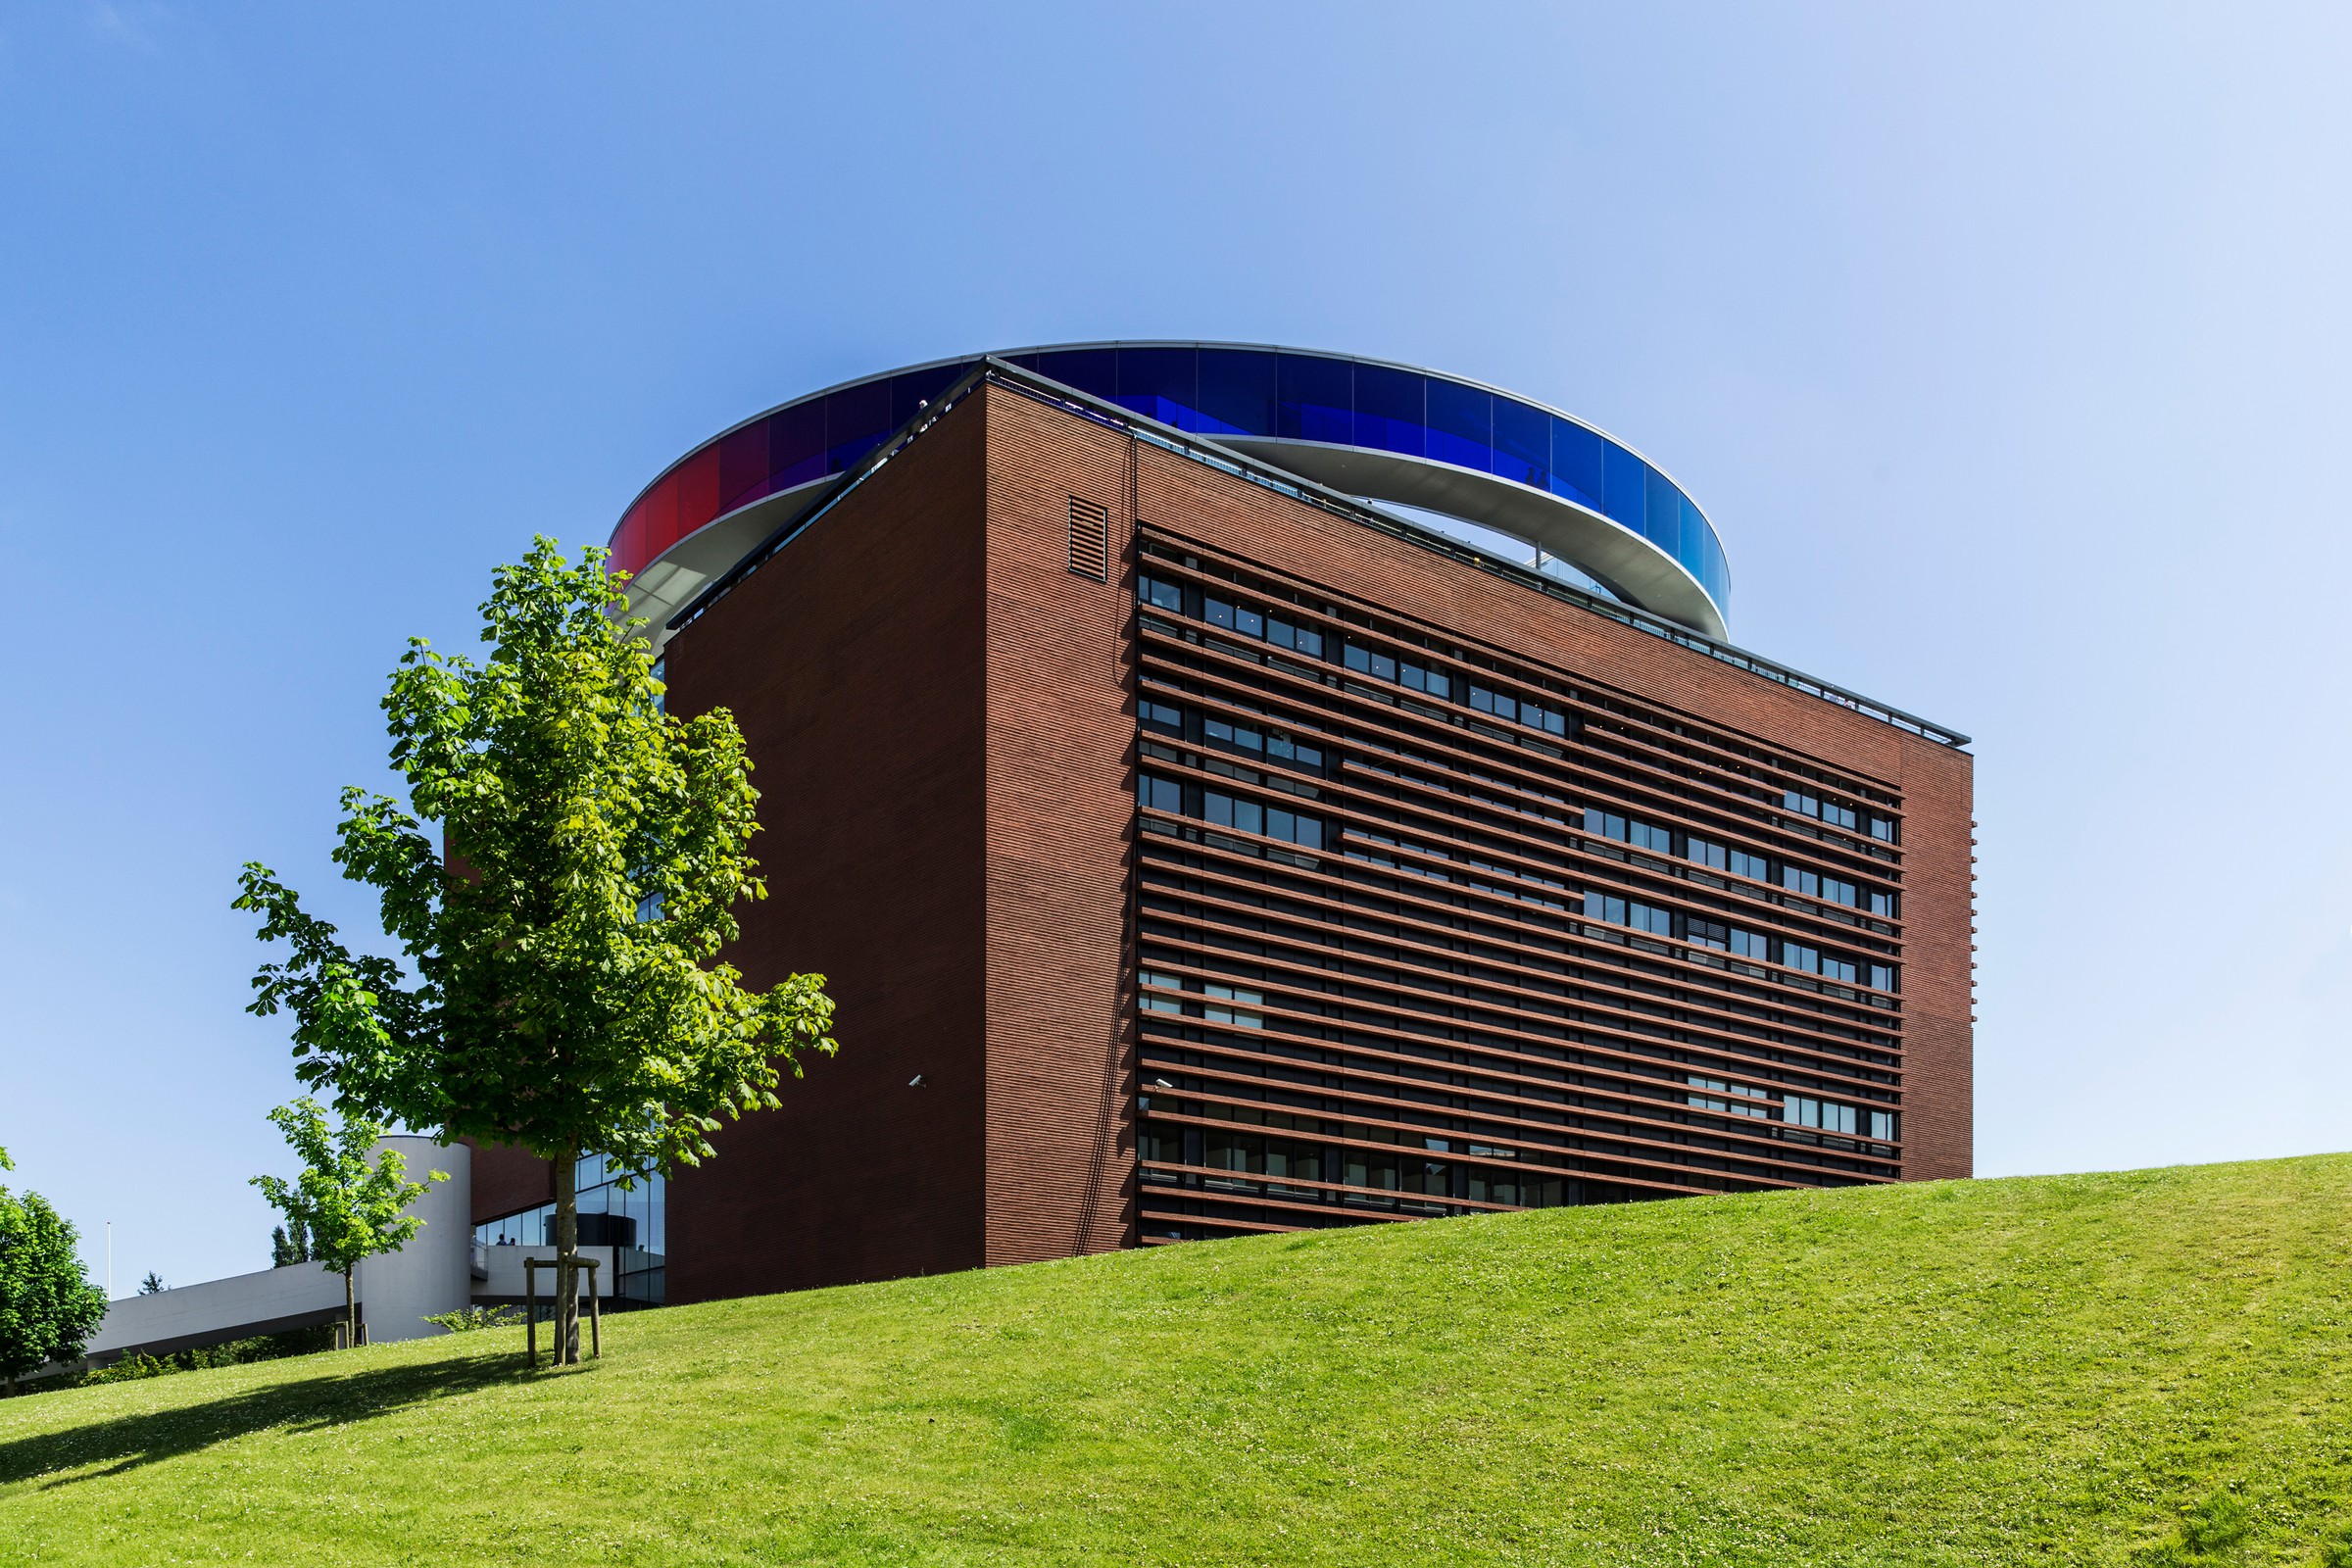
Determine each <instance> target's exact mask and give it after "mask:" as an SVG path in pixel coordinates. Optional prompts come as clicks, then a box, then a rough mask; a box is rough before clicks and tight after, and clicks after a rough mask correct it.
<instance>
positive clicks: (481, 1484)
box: [0, 1156, 2352, 1568]
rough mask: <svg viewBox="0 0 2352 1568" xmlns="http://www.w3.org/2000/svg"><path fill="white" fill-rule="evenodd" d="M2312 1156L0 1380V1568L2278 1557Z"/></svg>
mask: <svg viewBox="0 0 2352 1568" xmlns="http://www.w3.org/2000/svg"><path fill="white" fill-rule="evenodd" d="M2347 1200H2352V1156H2329V1157H2324V1158H2312V1159H2295V1160H2282V1161H2273V1162H2266V1163H2260V1164H2245V1165H2228V1166H2207V1167H2196V1168H2182V1169H2175V1170H2160V1171H2144V1172H2135V1173H2130V1174H2124V1175H2108V1176H2084V1177H2066V1178H2049V1179H2033V1180H2021V1181H2001V1182H1982V1183H1956V1184H1945V1185H1939V1186H1928V1187H1911V1188H1901V1189H1883V1190H1876V1191H1848V1192H1841V1193H1824V1194H1801V1195H1787V1196H1773V1197H1761V1198H1732V1199H1721V1200H1685V1201H1677V1202H1671V1203H1655V1204H1645V1205H1640V1206H1635V1207H1625V1208H1610V1209H1569V1210H1552V1211H1549V1212H1544V1213H1530V1214H1514V1215H1504V1216H1497V1217H1495V1218H1485V1219H1469V1220H1447V1221H1442V1222H1433V1223H1426V1224H1418V1225H1407V1226H1397V1227H1391V1228H1381V1229H1368V1230H1358V1231H1348V1232H1327V1233H1324V1234H1320V1235H1313V1236H1298V1237H1270V1238H1264V1239H1259V1240H1251V1241H1243V1242H1233V1243H1219V1244H1214V1245H1201V1246H1191V1247H1182V1248H1174V1249H1169V1250H1157V1251H1151V1252H1142V1253H1128V1254H1123V1255H1118V1256H1111V1257H1100V1258H1092V1259H1085V1260H1081V1261H1076V1262H1069V1263H1053V1264H1043V1265H1039V1266H1036V1267H1031V1268H1021V1269H1008V1270H1000V1271H997V1272H994V1273H986V1274H967V1275H957V1276H953V1277H947V1278H936V1279H928V1280H914V1281H906V1282H902V1283H897V1284H890V1285H869V1286H860V1287H856V1288H853V1289H846V1290H835V1291H821V1292H811V1293H809V1294H805V1295H800V1296H785V1297H768V1298H763V1299H755V1300H743V1301H729V1302H721V1303H715V1304H711V1305H705V1306H694V1307H680V1308H673V1309H671V1310H668V1311H664V1312H654V1313H643V1314H639V1315H636V1316H633V1317H628V1318H622V1319H619V1320H617V1321H616V1320H613V1319H608V1320H607V1329H608V1339H607V1355H606V1358H605V1360H604V1361H603V1362H602V1363H601V1364H592V1365H590V1366H588V1367H586V1368H583V1369H581V1370H579V1371H576V1372H567V1373H564V1374H549V1373H546V1372H542V1373H541V1374H540V1375H538V1376H536V1377H531V1376H528V1375H525V1374H524V1373H522V1372H521V1371H520V1369H519V1366H518V1360H519V1357H518V1356H517V1355H516V1354H515V1351H516V1350H517V1348H518V1346H519V1333H518V1332H515V1333H509V1332H505V1331H497V1332H492V1333H486V1334H476V1335H470V1336H465V1337H460V1338H453V1339H444V1340H437V1341H431V1342H423V1343H417V1344H413V1345H408V1346H387V1347H378V1348H370V1349H364V1350H359V1351H352V1352H346V1353H340V1354H327V1355H319V1356H312V1357H307V1358H303V1359H300V1360H293V1361H279V1362H272V1363H264V1364H260V1365H254V1366H243V1367H232V1368H225V1369H221V1370H218V1371H211V1372H195V1373H188V1374H185V1375H182V1376H178V1377H172V1378H163V1379H157V1380H154V1381H151V1382H145V1383H133V1384H123V1385H117V1386H112V1387H107V1388H94V1389H87V1390H77V1391H73V1392H71V1393H64V1394H53V1395H44V1396H40V1397H31V1398H22V1399H17V1400H13V1401H0V1561H7V1562H19V1561H25V1562H43V1563H47V1562H60V1563H68V1562H71V1563H125V1564H129V1563H137V1564H147V1563H155V1562H163V1561H175V1562H187V1561H212V1560H215V1559H217V1558H235V1559H237V1560H241V1561H242V1560H251V1561H259V1562H277V1563H304V1564H316V1563H430V1564H444V1563H446V1564H467V1563H542V1562H558V1561H565V1562H574V1563H580V1562H613V1563H644V1564H657V1563H659V1564H695V1563H738V1562H757V1563H769V1562H774V1563H786V1562H815V1563H905V1562H916V1563H967V1562H970V1563H978V1562H1020V1563H1032V1562H1034V1563H1080V1562H1087V1563H1091V1562H1118V1563H1228V1562H1260V1561H1262V1562H1300V1563H1333V1564H1342V1563H1344V1564H1351V1565H1365V1564H1390V1563H1423V1562H1426V1563H1487V1562H1540V1563H1555V1562H1556V1563H1609V1564H1624V1563H1661V1564H1664V1563H1678V1564H1679V1563H1740V1564H1759V1565H1761V1564H1772V1565H1776V1568H1777V1565H1784V1564H1798V1563H1901V1564H1919V1563H1952V1564H1959V1563H1969V1564H1977V1563H2036V1564H2041V1563H2131V1562H2215V1563H2223V1562H2248V1563H2257V1562H2259V1563H2274V1562H2276V1563H2318V1562H2322V1561H2323V1560H2328V1544H2329V1543H2330V1542H2333V1541H2336V1540H2338V1539H2340V1538H2341V1537H2342V1535H2343V1533H2344V1532H2345V1531H2346V1530H2347V1529H2348V1528H2352V1419H2348V1410H2347V1405H2346V1402H2345V1401H2346V1396H2347V1394H2348V1393H2352V1358H2348V1357H2347V1355H2346V1350H2347V1330H2348V1329H2352V1302H2348V1301H2347V1288H2348V1286H2352V1269H2348V1266H2347V1249H2346V1243H2347V1241H2348V1240H2352V1235H2348V1230H2352V1227H2348V1225H2347V1215H2348V1214H2352V1206H2348V1203H2347Z"/></svg>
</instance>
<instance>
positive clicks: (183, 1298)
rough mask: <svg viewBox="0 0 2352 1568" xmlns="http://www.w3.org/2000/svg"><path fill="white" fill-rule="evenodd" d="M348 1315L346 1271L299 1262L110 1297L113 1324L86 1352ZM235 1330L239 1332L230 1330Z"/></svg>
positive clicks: (175, 1343)
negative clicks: (115, 1298) (148, 1293)
mask: <svg viewBox="0 0 2352 1568" xmlns="http://www.w3.org/2000/svg"><path fill="white" fill-rule="evenodd" d="M342 1312H343V1276H342V1274H341V1273H339V1272H334V1271H330V1270H328V1269H325V1268H322V1267H321V1266H319V1264H317V1263H293V1264H289V1265H288V1266H286V1267H284V1268H266V1269H263V1270H262V1271H261V1272H260V1273H258V1274H234V1275H231V1276H229V1277H228V1278H227V1279H224V1280H207V1281H205V1282H204V1283H203V1284H202V1285H182V1286H180V1287H179V1288H178V1289H176V1290H171V1291H158V1292H157V1293H156V1294H155V1295H153V1296H132V1297H126V1298H125V1299H123V1300H120V1301H110V1302H109V1303H107V1308H106V1321H105V1322H104V1323H102V1324H100V1325H99V1328H98V1333H97V1334H96V1336H95V1337H93V1338H92V1339H91V1341H90V1344H89V1348H88V1350H87V1351H86V1352H85V1353H87V1354H90V1355H94V1356H112V1355H114V1354H115V1353H116V1352H117V1351H121V1350H131V1349H142V1350H146V1351H148V1352H150V1353H151V1354H162V1353H165V1352H167V1351H171V1350H176V1349H181V1348H186V1347H187V1346H190V1345H212V1344H217V1343H219V1342H220V1341H221V1340H224V1339H243V1338H246V1337H247V1336H249V1335H254V1334H266V1333H270V1332H273V1331H274V1330H276V1329H279V1328H299V1327H303V1326H305V1325H307V1324H311V1323H316V1322H319V1321H320V1320H321V1319H322V1318H323V1317H324V1316H325V1315H327V1314H330V1313H331V1314H333V1315H335V1316H338V1317H339V1316H341V1315H342ZM229 1329H234V1330H237V1331H238V1332H236V1333H233V1334H231V1333H224V1332H223V1331H224V1330H229Z"/></svg>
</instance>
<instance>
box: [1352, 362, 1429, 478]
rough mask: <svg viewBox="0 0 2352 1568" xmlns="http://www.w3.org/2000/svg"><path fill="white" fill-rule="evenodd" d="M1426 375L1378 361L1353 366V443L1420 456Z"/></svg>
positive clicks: (1425, 430) (1423, 436) (1421, 452)
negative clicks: (1381, 363) (1389, 366)
mask: <svg viewBox="0 0 2352 1568" xmlns="http://www.w3.org/2000/svg"><path fill="white" fill-rule="evenodd" d="M1427 381H1428V377H1426V376H1422V375H1416V374H1414V373H1413V372H1412V371H1410V370H1392V369H1390V368H1388V367H1386V366H1381V365H1359V366H1357V367H1356V368H1355V444H1356V445H1357V446H1360V447H1373V448H1376V449H1378V450H1380V451H1382V452H1401V453H1404V454H1405V455H1407V456H1408V457H1416V458H1417V457H1420V456H1422V455H1423V448H1424V446H1425V444H1426V436H1427V433H1428V432H1427V426H1426V424H1425V423H1424V422H1423V421H1424V415H1423V412H1422V389H1423V387H1424V385H1425V384H1426V383H1427Z"/></svg>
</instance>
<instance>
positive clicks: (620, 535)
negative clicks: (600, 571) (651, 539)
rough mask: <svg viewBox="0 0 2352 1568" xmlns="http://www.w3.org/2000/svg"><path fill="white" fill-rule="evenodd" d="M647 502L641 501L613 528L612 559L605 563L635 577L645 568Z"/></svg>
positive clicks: (615, 569)
mask: <svg viewBox="0 0 2352 1568" xmlns="http://www.w3.org/2000/svg"><path fill="white" fill-rule="evenodd" d="M645 559H646V549H645V503H644V502H642V501H640V502H638V503H637V505H635V506H633V507H631V508H630V509H629V515H627V516H625V517H623V518H621V519H620V526H619V527H617V528H615V529H613V559H612V560H611V561H608V562H607V563H605V564H606V565H607V566H608V567H610V568H611V569H613V570H614V571H625V572H627V573H628V574H629V575H630V576H632V577H633V576H635V575H636V574H637V573H638V572H640V571H643V570H644V569H645Z"/></svg>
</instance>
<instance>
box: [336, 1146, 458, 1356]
mask: <svg viewBox="0 0 2352 1568" xmlns="http://www.w3.org/2000/svg"><path fill="white" fill-rule="evenodd" d="M376 1147H377V1148H378V1149H393V1150H398V1151H399V1152H400V1153H401V1156H402V1157H403V1158H405V1159H406V1160H407V1161H408V1163H409V1180H411V1181H422V1180H424V1179H425V1173H426V1172H427V1171H436V1170H440V1171H447V1172H448V1173H449V1180H447V1181H445V1182H434V1183H433V1184H432V1185H431V1186H430V1187H428V1188H427V1189H425V1191H424V1193H423V1194H422V1195H421V1196H419V1197H418V1198H417V1201H416V1202H414V1203H412V1204H410V1205H409V1207H408V1210H407V1212H409V1213H411V1214H414V1215H416V1216H417V1218H418V1219H421V1220H423V1221H424V1228H423V1229H422V1230H420V1231H418V1232H417V1234H416V1235H415V1236H413V1237H411V1238H410V1239H409V1244H408V1246H406V1247H404V1248H402V1249H401V1250H399V1251H397V1252H384V1253H381V1254H379V1255H377V1256H375V1257H370V1258H368V1259H367V1260H366V1261H364V1262H362V1263H361V1264H360V1267H359V1274H358V1278H357V1280H356V1281H355V1283H356V1284H357V1286H358V1288H359V1297H360V1315H361V1317H362V1319H363V1320H364V1321H365V1322H366V1323H367V1325H368V1339H369V1341H371V1342H374V1343H379V1344H380V1343H382V1342H384V1341H388V1340H417V1339H422V1338H424V1337H425V1336H426V1335H429V1334H439V1333H441V1332H442V1331H441V1330H440V1329H438V1328H436V1327H434V1326H433V1325H432V1324H430V1323H427V1322H425V1321H424V1320H425V1318H426V1317H427V1316H428V1315H430V1314H434V1313H439V1312H454V1311H457V1310H458V1309H459V1308H460V1307H463V1306H466V1305H469V1304H471V1302H472V1300H473V1150H472V1149H471V1148H469V1147H468V1146H466V1145H465V1144H454V1143H453V1144H437V1143H435V1142H434V1141H433V1140H431V1139H430V1138H416V1137H410V1136H406V1135H402V1134H394V1135H393V1136H391V1137H388V1138H386V1139H384V1140H383V1141H382V1142H381V1143H379V1144H378V1145H377V1146H376Z"/></svg>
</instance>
